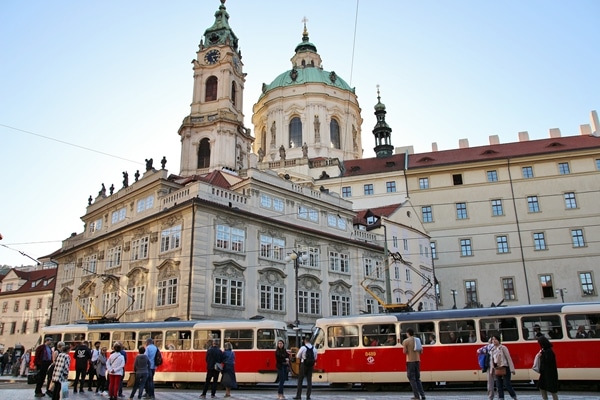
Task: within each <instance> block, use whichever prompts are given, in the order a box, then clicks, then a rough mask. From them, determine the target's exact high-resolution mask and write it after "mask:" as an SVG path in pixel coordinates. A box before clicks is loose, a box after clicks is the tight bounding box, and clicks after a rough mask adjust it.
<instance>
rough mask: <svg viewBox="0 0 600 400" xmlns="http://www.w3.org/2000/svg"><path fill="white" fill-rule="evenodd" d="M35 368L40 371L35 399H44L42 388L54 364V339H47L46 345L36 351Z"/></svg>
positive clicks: (40, 346)
mask: <svg viewBox="0 0 600 400" xmlns="http://www.w3.org/2000/svg"><path fill="white" fill-rule="evenodd" d="M34 363H35V368H36V369H37V371H38V374H37V380H36V383H35V397H44V393H42V386H44V381H45V380H46V375H47V374H48V367H49V366H50V364H52V338H51V337H47V338H46V339H44V343H43V344H40V345H39V346H38V347H37V348H36V349H35V361H34Z"/></svg>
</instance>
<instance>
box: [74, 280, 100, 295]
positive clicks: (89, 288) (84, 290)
mask: <svg viewBox="0 0 600 400" xmlns="http://www.w3.org/2000/svg"><path fill="white" fill-rule="evenodd" d="M77 289H78V290H79V297H89V296H90V294H92V293H94V292H95V291H96V284H95V283H93V282H92V281H89V280H88V281H85V282H83V283H82V284H81V285H79V287H78V288H77Z"/></svg>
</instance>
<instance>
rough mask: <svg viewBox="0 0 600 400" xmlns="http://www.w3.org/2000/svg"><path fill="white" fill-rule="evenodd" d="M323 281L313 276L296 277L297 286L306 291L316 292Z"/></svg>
mask: <svg viewBox="0 0 600 400" xmlns="http://www.w3.org/2000/svg"><path fill="white" fill-rule="evenodd" d="M321 283H323V281H322V280H321V279H319V278H317V277H316V276H314V275H309V274H303V275H300V276H299V277H298V286H299V287H302V288H303V289H306V290H312V291H317V290H319V288H320V287H321Z"/></svg>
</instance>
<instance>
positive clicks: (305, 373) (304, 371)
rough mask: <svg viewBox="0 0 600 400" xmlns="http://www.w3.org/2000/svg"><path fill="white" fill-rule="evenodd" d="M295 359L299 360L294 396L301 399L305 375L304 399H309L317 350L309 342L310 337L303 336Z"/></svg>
mask: <svg viewBox="0 0 600 400" xmlns="http://www.w3.org/2000/svg"><path fill="white" fill-rule="evenodd" d="M296 359H297V360H299V362H300V365H299V368H298V369H299V372H298V385H297V386H296V397H294V399H298V400H299V399H302V381H303V380H304V378H305V377H306V399H307V400H310V394H311V392H312V374H313V370H314V368H315V363H316V362H317V350H316V349H315V348H314V346H313V345H312V344H311V343H310V338H308V337H305V338H304V345H302V346H301V347H300V348H299V349H298V353H296Z"/></svg>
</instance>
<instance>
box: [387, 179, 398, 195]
mask: <svg viewBox="0 0 600 400" xmlns="http://www.w3.org/2000/svg"><path fill="white" fill-rule="evenodd" d="M385 189H386V191H387V192H388V193H395V192H396V182H395V181H391V182H386V183H385Z"/></svg>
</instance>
